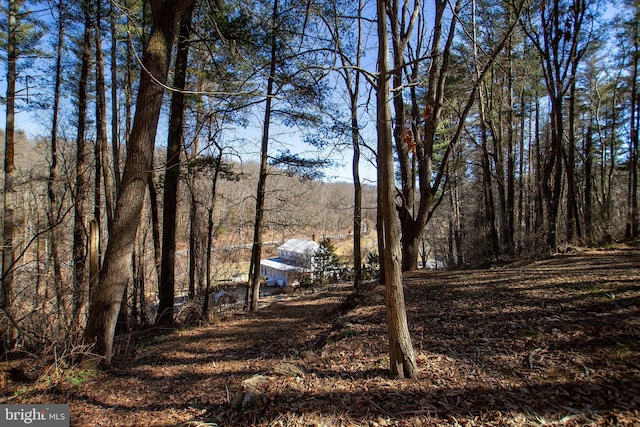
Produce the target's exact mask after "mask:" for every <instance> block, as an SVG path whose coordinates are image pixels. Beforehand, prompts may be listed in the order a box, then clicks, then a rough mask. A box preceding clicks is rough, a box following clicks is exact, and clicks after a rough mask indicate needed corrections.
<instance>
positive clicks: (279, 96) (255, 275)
mask: <svg viewBox="0 0 640 427" xmlns="http://www.w3.org/2000/svg"><path fill="white" fill-rule="evenodd" d="M280 1H281V0H275V1H274V2H273V5H272V8H271V15H270V19H271V21H270V23H269V25H267V26H265V29H266V32H265V33H264V34H263V42H264V48H265V51H264V52H262V53H259V54H257V55H256V56H258V57H260V56H262V55H264V59H265V63H264V64H265V65H266V68H267V71H266V76H267V81H266V97H265V101H264V119H263V124H262V135H261V144H260V172H259V177H258V186H257V190H256V205H255V206H256V210H255V220H254V230H253V245H252V249H251V262H250V266H249V286H248V287H247V295H246V298H245V299H246V303H247V308H248V309H249V310H251V311H254V310H257V308H258V298H259V290H260V258H261V254H262V243H263V232H264V210H265V196H266V188H267V187H266V183H267V177H268V175H269V171H268V166H269V141H270V139H271V137H272V136H271V126H272V124H274V123H273V122H274V120H275V119H276V118H278V117H280V118H281V120H282V122H283V124H285V125H287V126H300V127H305V126H312V125H313V126H316V125H318V123H319V122H320V118H319V117H318V113H319V111H321V110H322V105H323V103H324V98H325V94H324V92H325V90H324V89H325V88H324V86H323V84H322V82H321V79H322V72H321V71H322V69H321V66H320V65H321V63H322V62H323V61H325V60H326V58H325V56H324V54H323V53H324V52H325V51H326V50H327V48H326V47H325V46H324V45H323V42H324V41H323V40H321V38H320V37H319V36H318V35H316V37H313V38H311V40H312V41H311V43H313V45H311V46H308V45H307V44H305V42H306V40H307V32H309V31H312V28H315V27H314V25H315V24H314V23H315V21H316V19H315V18H316V16H317V14H318V13H321V11H318V7H317V6H318V5H317V4H315V2H308V1H303V2H298V1H297V0H289V1H284V0H282V4H281V3H280ZM278 100H281V101H282V102H280V103H279V104H277V102H278ZM276 105H277V106H278V107H279V108H276ZM280 157H281V159H276V160H275V162H274V163H275V164H282V163H285V164H289V165H291V166H293V167H294V168H299V167H300V166H303V167H304V165H305V164H311V165H313V164H316V162H315V161H311V163H308V162H307V161H306V159H302V158H300V156H297V155H293V156H291V155H290V153H288V152H286V151H285V152H284V153H283V154H282V155H281V156H280ZM282 159H284V161H281V160H282ZM319 163H320V164H322V163H324V162H322V161H320V162H319ZM306 169H308V168H306Z"/></svg>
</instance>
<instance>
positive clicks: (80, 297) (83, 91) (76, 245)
mask: <svg viewBox="0 0 640 427" xmlns="http://www.w3.org/2000/svg"><path fill="white" fill-rule="evenodd" d="M84 14H85V23H84V39H83V44H82V58H81V61H82V64H81V68H80V85H79V89H78V127H77V136H76V192H75V209H74V226H73V263H74V280H73V302H72V309H71V312H72V317H73V319H72V324H73V329H74V333H79V332H80V331H81V329H82V327H83V324H84V322H82V321H81V319H80V313H81V312H82V309H83V308H84V306H85V304H86V301H87V294H88V281H87V273H86V258H87V237H88V234H89V233H88V232H87V226H86V218H85V217H86V212H85V209H86V202H87V200H86V198H87V194H88V192H89V183H88V180H87V174H88V168H89V166H88V164H87V142H86V139H85V135H84V134H85V127H86V119H87V80H88V78H89V62H90V55H91V52H90V45H91V23H90V19H89V14H88V11H87V10H86V7H85V11H84Z"/></svg>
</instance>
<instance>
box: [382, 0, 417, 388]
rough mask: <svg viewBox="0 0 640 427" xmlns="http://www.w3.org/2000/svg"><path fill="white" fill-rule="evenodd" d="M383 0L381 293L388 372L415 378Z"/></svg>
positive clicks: (385, 0)
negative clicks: (404, 278)
mask: <svg viewBox="0 0 640 427" xmlns="http://www.w3.org/2000/svg"><path fill="white" fill-rule="evenodd" d="M387 6H388V1H387V0H379V1H378V3H377V15H378V72H379V77H378V88H377V94H376V101H377V113H378V115H377V117H378V120H377V133H378V186H379V187H380V188H381V189H382V190H381V193H380V194H381V196H382V200H381V207H382V215H383V221H384V242H385V244H384V250H385V256H384V262H385V289H386V292H385V296H386V304H387V321H388V336H389V364H390V371H391V374H392V375H394V376H397V377H399V378H416V377H417V374H418V368H417V365H416V359H415V353H414V350H413V346H412V344H411V337H410V335H409V327H408V323H407V314H406V310H405V301H404V292H403V286H402V269H401V259H400V258H401V256H402V255H401V248H400V236H399V232H398V230H399V225H400V224H399V221H398V217H397V216H396V212H395V211H396V209H395V207H396V202H395V192H396V187H395V176H394V172H393V169H394V168H393V148H392V119H391V106H390V103H391V100H390V93H391V88H390V81H389V79H390V77H391V76H390V72H389V69H390V66H389V41H388V32H387V24H386V22H387V20H386V9H387Z"/></svg>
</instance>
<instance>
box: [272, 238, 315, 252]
mask: <svg viewBox="0 0 640 427" xmlns="http://www.w3.org/2000/svg"><path fill="white" fill-rule="evenodd" d="M318 248H320V245H319V244H318V243H317V242H314V241H313V240H310V239H289V240H287V241H286V242H284V243H283V244H282V245H281V246H279V247H278V250H279V251H288V252H295V253H299V254H307V253H311V254H313V253H315V252H316V251H317V250H318Z"/></svg>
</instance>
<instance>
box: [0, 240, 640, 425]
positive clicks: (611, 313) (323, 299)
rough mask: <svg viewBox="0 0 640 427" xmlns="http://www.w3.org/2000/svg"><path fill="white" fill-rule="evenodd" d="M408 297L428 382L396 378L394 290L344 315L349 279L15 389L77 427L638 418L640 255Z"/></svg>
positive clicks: (423, 290)
mask: <svg viewBox="0 0 640 427" xmlns="http://www.w3.org/2000/svg"><path fill="white" fill-rule="evenodd" d="M405 289H406V290H405V293H406V300H407V309H408V315H409V322H410V329H411V333H412V338H413V343H414V346H415V348H416V350H417V355H418V364H419V367H420V377H419V379H418V380H397V379H394V378H390V377H389V376H388V374H387V365H388V359H387V353H386V352H387V344H386V314H385V307H384V301H383V297H382V295H383V290H382V288H375V289H374V290H373V291H372V292H373V293H372V295H371V296H370V298H369V299H368V301H367V302H366V304H364V305H361V306H359V307H358V308H355V309H353V310H350V311H348V312H341V311H340V310H339V307H340V304H341V302H342V301H344V299H345V297H346V296H347V295H348V293H349V291H350V289H349V287H348V286H346V285H345V286H336V287H333V288H327V289H325V290H324V291H322V292H319V293H315V294H309V295H295V296H279V297H277V298H276V297H272V298H269V299H266V300H265V301H264V303H265V306H264V307H263V308H262V309H261V310H260V311H259V312H257V313H252V314H247V313H234V314H232V315H229V316H228V317H226V318H223V319H221V320H220V321H219V322H217V323H216V324H214V325H211V326H207V327H200V328H196V329H190V330H177V331H172V332H168V333H163V334H156V335H152V336H145V337H144V338H141V339H133V340H129V341H128V342H127V350H128V351H127V354H126V355H123V356H121V357H119V358H118V359H116V360H115V362H114V366H116V368H114V369H112V370H111V371H108V372H104V373H99V374H97V376H95V377H92V378H91V377H89V378H87V379H86V380H84V381H82V382H80V383H73V382H61V383H60V384H59V385H58V386H56V387H50V388H47V389H46V390H45V391H41V392H37V393H18V394H6V395H5V396H6V397H9V396H11V397H10V399H9V401H10V402H13V403H18V402H24V401H30V402H33V403H63V402H64V403H69V404H70V405H71V412H72V418H71V419H72V425H74V426H175V425H183V426H189V425H193V426H195V425H200V426H205V425H209V426H213V425H219V426H250V425H255V426H259V425H264V426H323V425H326V426H389V425H397V426H420V425H428V426H440V425H443V426H444V425H450V426H458V425H460V426H543V425H544V426H547V425H548V426H551V425H557V426H610V425H611V426H614V425H615V426H618V425H629V426H631V425H640V410H639V408H640V311H639V308H640V249H639V248H637V247H635V248H634V247H623V246H621V247H619V248H617V249H608V250H592V251H584V252H581V253H574V254H567V255H560V256H556V257H554V258H551V259H548V260H544V261H536V262H532V263H529V264H520V265H517V266H511V267H509V266H507V267H502V268H496V269H490V270H481V271H455V272H432V271H428V272H419V273H412V274H409V275H407V276H406V277H405ZM23 390H24V389H23ZM4 400H7V399H4Z"/></svg>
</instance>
